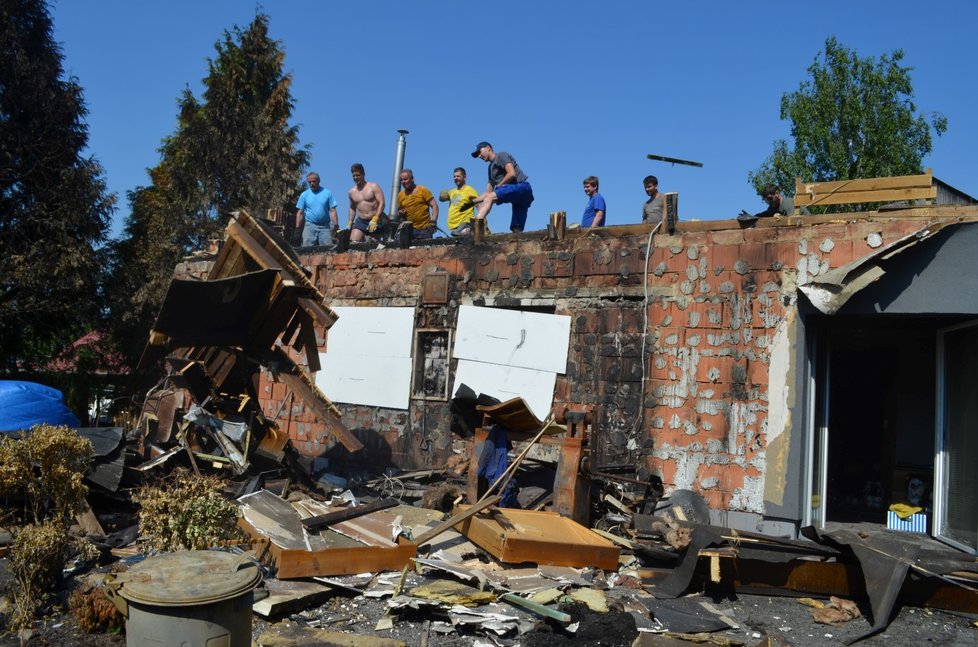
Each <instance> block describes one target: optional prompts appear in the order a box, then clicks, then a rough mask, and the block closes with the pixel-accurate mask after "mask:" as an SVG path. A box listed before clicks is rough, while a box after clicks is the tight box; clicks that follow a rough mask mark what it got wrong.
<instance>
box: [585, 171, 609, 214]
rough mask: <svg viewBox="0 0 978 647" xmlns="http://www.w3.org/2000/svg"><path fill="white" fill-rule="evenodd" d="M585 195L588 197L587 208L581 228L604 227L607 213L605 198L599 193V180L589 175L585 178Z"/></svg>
mask: <svg viewBox="0 0 978 647" xmlns="http://www.w3.org/2000/svg"><path fill="white" fill-rule="evenodd" d="M584 193H585V194H586V195H587V197H588V200H587V206H585V207H584V215H583V216H582V217H581V227H604V222H605V217H604V216H605V212H606V210H607V208H606V207H605V204H604V197H602V195H601V194H600V193H598V178H597V177H596V176H594V175H589V176H587V177H586V178H584Z"/></svg>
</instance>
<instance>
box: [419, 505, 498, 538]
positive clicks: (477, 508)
mask: <svg viewBox="0 0 978 647" xmlns="http://www.w3.org/2000/svg"><path fill="white" fill-rule="evenodd" d="M502 498H503V497H502V496H501V495H498V494H497V495H495V496H491V497H488V498H486V499H483V500H482V501H480V502H478V503H477V504H475V505H473V506H468V507H467V508H466V509H465V510H462V511H461V512H459V513H458V514H455V515H453V516H452V517H451V518H450V519H446V520H445V521H443V522H442V523H440V524H438V525H437V526H435V527H434V528H432V529H431V530H429V531H427V532H425V533H424V534H422V535H421V536H420V537H418V538H416V539H415V540H414V541H415V543H416V544H418V545H419V546H420V545H422V544H426V543H428V542H429V541H431V540H432V539H434V538H435V537H437V536H438V535H440V534H442V533H443V532H445V531H446V530H448V529H449V528H451V527H452V526H457V525H458V524H460V523H462V522H463V521H465V520H466V519H468V518H469V517H472V516H475V515H476V514H478V513H480V512H482V511H483V510H485V509H486V508H488V507H489V506H493V505H496V504H497V503H499V501H500V500H501V499H502Z"/></svg>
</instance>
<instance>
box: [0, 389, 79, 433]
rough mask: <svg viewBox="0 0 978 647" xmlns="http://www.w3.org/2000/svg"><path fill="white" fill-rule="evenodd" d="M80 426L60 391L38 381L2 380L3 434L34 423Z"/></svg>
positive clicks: (0, 418) (0, 426)
mask: <svg viewBox="0 0 978 647" xmlns="http://www.w3.org/2000/svg"><path fill="white" fill-rule="evenodd" d="M43 423H47V424H49V425H64V426H66V427H79V426H80V425H81V423H80V422H79V421H78V418H77V417H75V414H73V413H72V412H71V410H70V409H69V408H68V406H67V405H66V404H65V399H64V396H63V395H61V391H59V390H57V389H52V388H51V387H50V386H44V385H43V384H37V383H35V382H19V381H14V380H0V433H7V434H9V433H13V432H17V431H19V430H21V429H30V428H31V427H33V426H34V425H39V424H43Z"/></svg>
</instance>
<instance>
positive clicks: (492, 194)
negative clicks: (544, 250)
mask: <svg viewBox="0 0 978 647" xmlns="http://www.w3.org/2000/svg"><path fill="white" fill-rule="evenodd" d="M472 157H478V158H479V159H481V160H482V161H483V162H489V183H488V184H487V185H486V190H485V192H484V193H483V194H482V195H480V196H479V197H478V198H476V199H475V203H474V204H475V206H476V209H478V212H479V213H478V214H476V216H475V217H476V218H477V219H479V218H486V217H487V216H488V215H489V211H490V210H491V209H492V205H493V203H496V202H498V203H499V204H505V203H507V202H508V203H510V204H511V205H513V217H512V218H511V219H510V223H509V229H510V231H512V232H513V233H514V234H518V233H519V232H521V231H523V227H525V226H526V214H527V211H529V209H530V204H532V203H533V188H532V187H531V186H530V182H529V181H528V178H527V177H526V173H524V172H523V169H521V168H520V166H519V164H517V163H516V159H515V158H514V157H513V156H512V155H510V154H509V153H506V152H504V151H499V152H498V153H497V152H496V151H494V150H493V148H492V144H490V143H489V142H479V143H478V144H476V147H475V150H474V151H472Z"/></svg>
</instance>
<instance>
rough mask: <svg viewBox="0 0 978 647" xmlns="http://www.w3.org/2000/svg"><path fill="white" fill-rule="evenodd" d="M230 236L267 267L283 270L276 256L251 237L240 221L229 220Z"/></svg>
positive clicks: (257, 261)
mask: <svg viewBox="0 0 978 647" xmlns="http://www.w3.org/2000/svg"><path fill="white" fill-rule="evenodd" d="M227 230H228V236H230V237H231V238H232V239H233V240H234V241H235V242H236V243H237V244H238V245H240V246H241V248H242V249H243V250H244V251H245V252H246V253H247V254H248V256H250V257H251V258H253V259H254V260H255V262H256V263H258V264H259V265H260V266H262V267H263V268H265V269H270V270H279V271H282V266H281V265H280V264H279V263H278V261H277V260H275V258H274V257H273V256H272V255H271V254H269V253H268V251H267V250H266V249H265V248H264V247H262V245H261V243H259V242H258V241H257V240H255V239H254V238H252V237H251V234H249V233H248V232H247V231H246V230H245V228H244V227H242V226H241V225H240V224H239V223H238V221H236V220H231V221H230V222H228V229H227Z"/></svg>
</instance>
